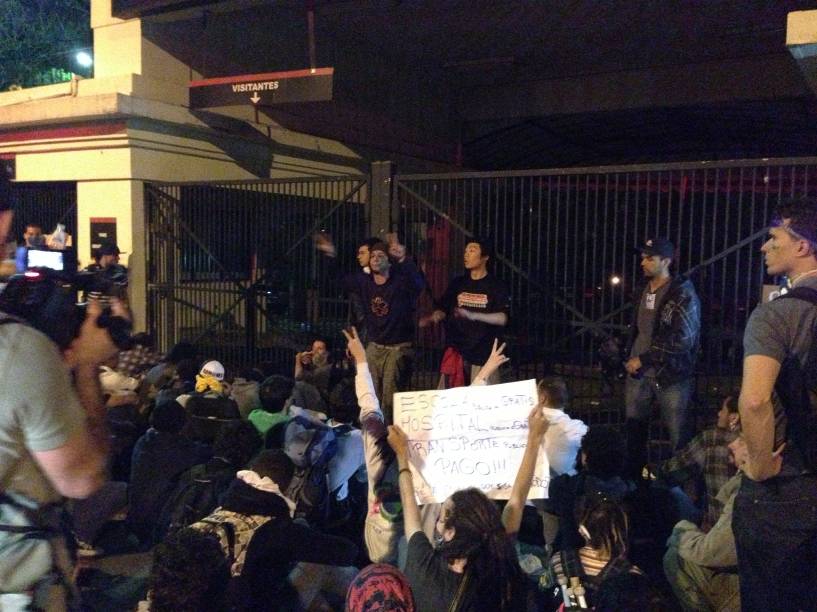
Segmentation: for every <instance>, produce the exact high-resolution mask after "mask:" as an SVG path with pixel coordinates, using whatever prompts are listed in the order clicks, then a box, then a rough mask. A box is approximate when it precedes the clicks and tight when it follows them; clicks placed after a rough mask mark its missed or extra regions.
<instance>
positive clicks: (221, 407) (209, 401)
mask: <svg viewBox="0 0 817 612" xmlns="http://www.w3.org/2000/svg"><path fill="white" fill-rule="evenodd" d="M185 410H186V411H187V414H188V416H189V421H188V424H187V426H186V427H185V429H186V432H185V433H187V435H189V436H190V437H191V438H193V439H194V440H199V441H201V442H207V443H209V444H212V443H213V442H214V441H215V439H216V436H217V435H218V432H219V431H220V430H221V428H222V427H223V426H224V425H225V424H226V423H229V422H231V421H235V420H238V419H240V418H241V412H239V410H238V404H236V403H235V401H233V400H231V399H230V398H229V397H224V396H219V395H210V394H195V393H193V394H191V395H190V398H189V399H188V400H187V403H186V404H185Z"/></svg>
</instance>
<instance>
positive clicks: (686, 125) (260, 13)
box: [113, 0, 817, 169]
mask: <svg viewBox="0 0 817 612" xmlns="http://www.w3.org/2000/svg"><path fill="white" fill-rule="evenodd" d="M307 5H311V6H313V7H314V23H315V41H316V49H317V58H316V59H317V65H318V66H334V67H335V95H334V99H333V101H332V102H325V103H311V104H304V105H291V106H289V107H287V108H284V109H278V110H274V111H269V113H270V114H271V115H273V116H274V118H276V119H277V120H279V121H280V122H282V123H284V124H286V123H292V124H293V125H297V126H298V128H299V129H304V127H306V129H307V130H309V131H312V132H314V133H318V134H326V135H330V136H331V135H337V134H338V133H339V132H341V131H345V132H347V134H346V135H347V137H348V136H349V134H348V127H349V126H348V123H347V121H348V118H349V117H350V116H354V117H355V118H356V120H357V125H356V126H355V133H356V134H357V135H356V136H354V135H352V137H353V138H355V137H356V138H360V139H363V140H365V139H366V138H367V137H368V136H367V131H368V132H372V134H371V136H372V137H375V136H377V135H380V136H382V133H383V130H384V127H383V126H384V125H392V124H393V125H394V126H395V128H394V134H395V136H394V138H395V139H398V140H399V139H400V138H405V139H408V140H411V141H413V144H415V145H416V144H417V142H433V143H434V146H435V147H436V152H435V153H433V155H435V156H437V157H441V158H455V157H456V156H457V150H458V149H459V150H461V152H462V161H463V163H464V164H465V165H466V166H470V167H475V168H494V169H501V168H522V167H542V166H559V165H573V164H578V163H580V164H595V163H599V164H601V163H608V162H627V161H660V160H679V159H697V158H700V157H703V156H705V157H708V158H713V157H715V158H718V157H747V156H748V157H757V156H785V155H799V154H814V153H815V150H814V149H815V145H814V143H815V142H817V127H816V126H817V116H815V111H814V110H813V109H814V106H815V105H814V100H813V94H812V93H811V92H810V90H809V88H808V87H807V85H806V82H805V80H804V78H803V75H802V73H801V72H800V71H799V70H798V68H797V65H796V62H795V61H794V59H793V58H792V57H791V55H790V54H789V52H788V51H787V49H786V21H787V15H788V13H789V12H790V11H796V10H800V9H807V8H812V6H813V2H811V0H780V1H777V2H768V1H766V0H710V1H708V2H705V3H673V4H667V3H663V2H633V1H632V0H605V2H597V1H594V0H578V1H576V0H573V1H567V0H552V1H548V2H542V1H541V0H529V1H518V2H503V1H497V0H451V1H447V2H439V1H438V0H425V1H412V2H400V1H396V0H348V1H339V0H314V1H313V2H309V3H307V2H303V1H300V0H298V1H296V0H281V1H267V2H264V1H260V0H243V1H242V0H233V1H227V2H208V1H201V0H198V1H181V0H177V1H174V0H147V1H142V2H136V1H134V0H114V1H113V12H114V15H115V16H118V17H142V18H143V20H144V21H145V22H146V25H147V26H148V27H146V28H145V31H146V35H147V36H149V37H150V39H151V40H152V41H153V42H155V43H157V44H158V45H160V46H161V47H163V48H164V49H166V50H168V51H169V52H170V53H172V54H173V55H175V56H176V57H179V58H180V59H183V60H184V61H185V62H186V63H188V64H189V65H190V66H191V67H192V68H193V69H194V70H196V71H197V72H199V73H200V74H201V75H202V77H203V78H213V77H220V76H233V75H241V74H253V73H263V72H271V71H279V70H297V69H302V68H306V67H308V66H309V52H308V42H307V40H308V36H307V16H306V15H307V12H306V11H307ZM398 144H399V143H398Z"/></svg>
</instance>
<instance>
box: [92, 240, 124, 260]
mask: <svg viewBox="0 0 817 612" xmlns="http://www.w3.org/2000/svg"><path fill="white" fill-rule="evenodd" d="M97 253H99V256H100V257H102V256H103V255H122V251H120V250H119V247H118V246H116V244H114V243H113V242H103V243H102V244H101V245H100V247H99V248H98V249H97Z"/></svg>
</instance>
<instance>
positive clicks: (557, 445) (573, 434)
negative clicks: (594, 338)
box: [537, 376, 587, 476]
mask: <svg viewBox="0 0 817 612" xmlns="http://www.w3.org/2000/svg"><path fill="white" fill-rule="evenodd" d="M537 389H538V391H539V402H540V403H541V404H542V412H543V414H544V415H545V417H546V418H547V420H548V424H549V426H548V430H547V433H546V434H545V452H546V453H547V458H548V464H549V465H550V473H551V476H560V475H561V474H569V475H571V476H572V475H573V474H575V473H576V458H577V456H578V453H579V448H580V446H581V442H582V438H583V437H584V435H585V434H586V433H587V425H585V424H584V423H583V422H582V421H580V420H578V419H571V418H570V416H568V414H567V412H566V410H565V408H566V407H567V403H568V401H569V395H568V392H567V385H566V384H565V381H564V379H563V378H562V377H560V376H548V377H546V378H543V379H542V380H540V381H539V384H538V385H537Z"/></svg>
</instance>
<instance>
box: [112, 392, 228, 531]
mask: <svg viewBox="0 0 817 612" xmlns="http://www.w3.org/2000/svg"><path fill="white" fill-rule="evenodd" d="M186 421H187V414H186V413H185V411H184V408H182V407H181V406H180V405H179V404H178V403H176V402H167V403H164V404H160V405H159V406H156V408H154V410H153V414H151V417H150V424H151V427H150V429H148V430H147V432H145V434H144V435H143V436H142V437H141V438H139V440H138V441H137V442H136V446H135V447H134V449H133V457H132V459H131V473H130V486H129V489H128V496H129V499H130V507H129V509H128V526H129V527H130V529H131V531H132V532H133V533H134V535H136V537H137V538H138V539H139V541H140V542H141V543H142V544H147V545H149V544H153V543H154V542H153V530H154V527H155V525H156V521H157V519H158V517H159V512H160V511H161V509H162V505H163V504H164V503H165V501H166V500H167V496H168V495H169V493H170V492H171V491H172V490H173V487H174V486H175V485H176V480H177V479H178V477H179V475H181V474H182V473H183V472H184V471H185V470H187V469H189V468H191V467H193V466H194V465H196V464H199V463H204V462H205V461H207V460H208V459H209V458H210V457H211V456H212V454H213V451H212V449H211V448H210V447H209V446H206V445H204V444H199V443H197V442H194V441H193V440H190V439H188V438H186V437H184V436H183V435H181V433H180V432H181V431H182V428H183V427H184V425H185V423H186Z"/></svg>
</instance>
